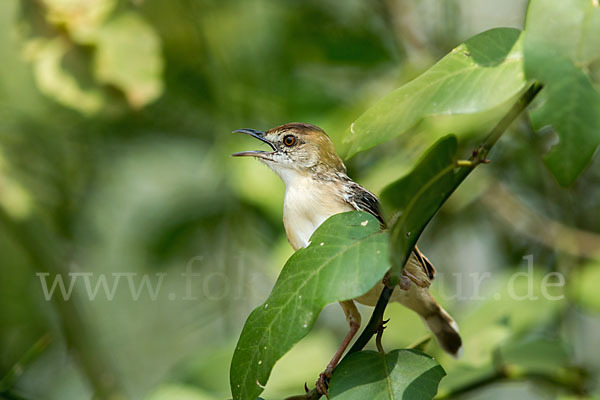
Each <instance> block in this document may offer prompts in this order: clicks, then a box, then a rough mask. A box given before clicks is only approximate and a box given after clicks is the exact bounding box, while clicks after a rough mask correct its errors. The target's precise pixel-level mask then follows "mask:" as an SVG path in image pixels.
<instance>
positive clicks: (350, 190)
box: [344, 182, 385, 229]
mask: <svg viewBox="0 0 600 400" xmlns="http://www.w3.org/2000/svg"><path fill="white" fill-rule="evenodd" d="M344 200H345V201H346V202H347V203H348V204H350V205H351V206H352V207H354V209H355V210H358V211H364V212H368V213H369V214H371V215H372V216H374V217H375V218H377V220H378V221H379V224H380V225H381V229H385V221H384V220H383V216H382V215H381V209H380V207H379V200H378V199H377V196H375V195H374V194H373V193H371V192H369V191H368V190H367V189H365V188H364V187H362V186H360V185H359V184H357V183H354V182H350V183H349V184H348V185H347V186H346V195H345V196H344Z"/></svg>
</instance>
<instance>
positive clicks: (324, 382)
mask: <svg viewBox="0 0 600 400" xmlns="http://www.w3.org/2000/svg"><path fill="white" fill-rule="evenodd" d="M332 373H333V368H331V367H327V368H326V369H325V371H323V372H321V373H320V374H319V379H317V383H316V385H315V386H316V389H317V392H319V394H321V395H325V397H327V398H329V380H330V379H331V374H332Z"/></svg>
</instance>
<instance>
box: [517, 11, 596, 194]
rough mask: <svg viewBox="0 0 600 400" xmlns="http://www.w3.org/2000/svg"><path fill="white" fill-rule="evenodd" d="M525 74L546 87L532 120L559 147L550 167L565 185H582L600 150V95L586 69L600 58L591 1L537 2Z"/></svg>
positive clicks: (528, 30)
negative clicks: (556, 140)
mask: <svg viewBox="0 0 600 400" xmlns="http://www.w3.org/2000/svg"><path fill="white" fill-rule="evenodd" d="M524 54H525V56H524V57H525V74H526V76H527V78H529V79H536V80H538V81H540V82H542V83H543V84H544V85H545V89H544V91H543V92H542V94H543V96H544V98H545V101H544V102H543V103H542V105H541V106H540V107H539V108H538V109H537V110H534V111H533V112H532V114H531V119H532V123H533V125H534V127H535V128H536V129H540V128H542V127H544V126H547V125H551V126H552V128H553V129H554V131H555V132H556V133H557V134H558V137H559V143H558V144H557V145H555V146H554V147H552V148H551V149H550V151H549V152H548V154H547V155H546V157H545V162H546V165H547V166H548V168H549V169H550V171H551V172H552V174H553V175H554V176H555V177H556V179H557V180H558V182H559V183H560V184H561V185H565V186H566V185H569V184H571V183H573V182H574V181H575V179H577V176H579V174H580V173H581V172H582V171H583V169H584V168H585V167H586V166H587V165H588V163H589V161H590V160H591V158H592V156H593V154H594V151H595V150H596V148H597V147H598V145H599V144H600V92H598V90H597V89H596V88H595V87H594V86H593V83H592V81H591V80H590V78H589V76H588V75H587V73H586V72H584V71H586V70H587V66H589V64H590V63H591V62H592V61H594V59H598V58H599V57H600V8H599V7H598V6H594V5H593V4H592V2H591V1H589V0H544V1H540V0H534V1H532V2H531V3H530V6H529V10H528V12H527V23H526V33H525V44H524Z"/></svg>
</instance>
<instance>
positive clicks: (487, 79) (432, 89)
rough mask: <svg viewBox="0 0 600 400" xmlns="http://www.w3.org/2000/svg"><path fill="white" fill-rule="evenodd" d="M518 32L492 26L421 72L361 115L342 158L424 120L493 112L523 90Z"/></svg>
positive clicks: (350, 133) (352, 129)
mask: <svg viewBox="0 0 600 400" xmlns="http://www.w3.org/2000/svg"><path fill="white" fill-rule="evenodd" d="M519 35H520V31H519V30H517V29H511V28H498V29H492V30H490V31H487V32H484V33H481V34H479V35H477V36H474V37H473V38H471V39H469V40H467V41H466V42H465V43H464V44H461V45H460V46H458V47H457V48H455V49H454V50H453V51H452V52H450V54H448V55H447V56H445V57H444V58H442V59H441V60H440V61H439V62H438V63H437V64H435V65H434V66H433V67H431V68H430V69H429V70H428V71H426V72H425V73H424V74H422V75H421V76H419V77H418V78H416V79H415V80H413V81H412V82H410V83H408V84H406V85H404V86H402V87H401V88H399V89H397V90H395V91H393V92H392V93H390V94H389V95H387V96H386V97H384V98H383V99H382V100H380V101H379V102H378V103H377V104H375V105H374V106H373V107H371V108H370V109H369V110H368V111H366V112H365V113H364V114H363V115H361V116H360V117H359V118H358V119H357V120H356V121H355V122H354V123H353V124H352V126H351V128H350V132H349V133H348V135H347V136H346V139H345V141H344V142H345V143H346V144H347V145H349V149H348V156H351V155H353V154H355V153H357V152H359V151H363V150H366V149H369V148H371V147H373V146H375V145H377V144H380V143H383V142H385V141H387V140H389V139H391V138H393V137H395V136H398V135H401V134H402V133H404V132H406V131H407V130H409V129H410V128H412V127H413V126H414V125H415V124H416V123H418V122H419V121H420V120H422V119H423V118H425V117H428V116H434V115H454V114H477V113H481V112H484V111H488V110H491V109H494V108H496V107H498V106H500V105H502V104H505V103H506V102H507V101H509V100H510V99H512V98H513V97H514V96H516V95H517V94H518V93H519V92H520V91H521V90H522V89H523V88H524V87H525V83H526V82H525V80H524V78H523V70H522V69H523V65H522V51H521V50H522V49H521V48H522V46H521V40H519Z"/></svg>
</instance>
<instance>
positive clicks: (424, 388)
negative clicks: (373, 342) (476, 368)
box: [329, 349, 446, 400]
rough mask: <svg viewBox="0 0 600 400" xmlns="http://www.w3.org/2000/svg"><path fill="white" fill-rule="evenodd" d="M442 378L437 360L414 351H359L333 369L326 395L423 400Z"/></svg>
mask: <svg viewBox="0 0 600 400" xmlns="http://www.w3.org/2000/svg"><path fill="white" fill-rule="evenodd" d="M444 375H446V372H444V369H443V368H442V367H441V366H440V365H439V364H438V363H437V361H435V360H434V359H433V358H431V357H429V356H428V355H426V354H424V353H421V352H420V351H418V350H412V349H410V350H408V349H407V350H394V351H392V352H391V353H389V354H382V353H378V352H374V351H361V352H358V353H354V354H352V355H350V356H349V357H348V358H347V359H345V360H344V361H343V362H342V363H341V364H340V365H339V366H338V367H337V368H336V369H335V372H334V373H333V376H332V378H331V383H330V391H329V394H330V397H331V399H337V400H364V399H370V400H383V399H389V400H392V399H403V400H412V399H414V400H426V399H432V398H433V397H434V396H435V394H436V393H437V389H438V384H439V383H440V380H441V379H442V378H443V377H444Z"/></svg>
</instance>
